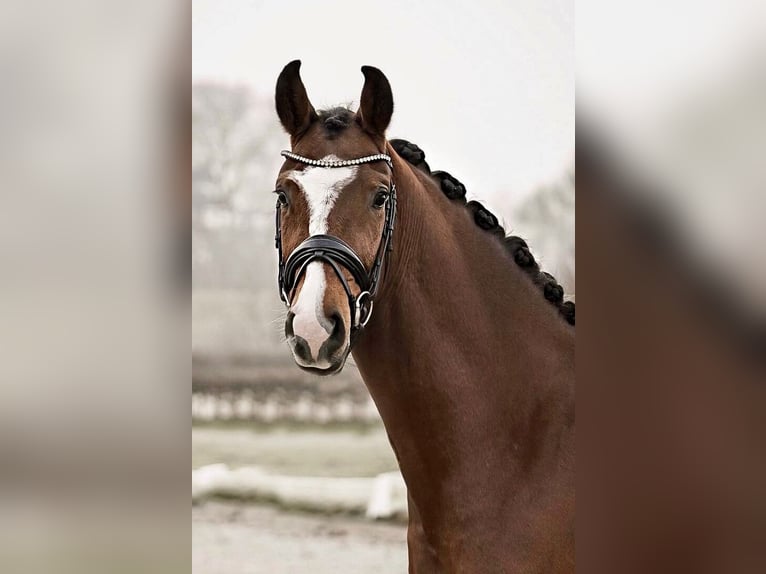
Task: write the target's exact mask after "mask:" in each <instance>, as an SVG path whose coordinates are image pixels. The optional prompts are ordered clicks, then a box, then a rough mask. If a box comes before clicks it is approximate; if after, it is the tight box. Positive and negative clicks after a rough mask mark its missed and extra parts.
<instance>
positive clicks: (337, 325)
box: [330, 313, 345, 339]
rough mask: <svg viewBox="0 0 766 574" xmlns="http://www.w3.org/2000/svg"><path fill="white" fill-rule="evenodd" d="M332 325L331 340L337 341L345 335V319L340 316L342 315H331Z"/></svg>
mask: <svg viewBox="0 0 766 574" xmlns="http://www.w3.org/2000/svg"><path fill="white" fill-rule="evenodd" d="M330 325H331V328H332V332H331V333H330V339H337V338H338V337H339V336H342V335H344V334H345V333H343V332H342V331H343V318H342V317H341V316H340V313H333V314H332V315H330Z"/></svg>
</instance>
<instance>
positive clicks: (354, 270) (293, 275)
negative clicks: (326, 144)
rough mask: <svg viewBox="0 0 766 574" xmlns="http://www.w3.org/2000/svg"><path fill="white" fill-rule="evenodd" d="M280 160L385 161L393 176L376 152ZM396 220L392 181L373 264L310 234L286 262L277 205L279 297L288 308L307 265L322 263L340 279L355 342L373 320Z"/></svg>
mask: <svg viewBox="0 0 766 574" xmlns="http://www.w3.org/2000/svg"><path fill="white" fill-rule="evenodd" d="M281 155H282V156H283V157H286V158H288V159H291V160H293V161H297V162H299V163H303V164H306V165H310V166H314V167H321V168H336V167H349V166H354V165H361V164H365V163H372V162H376V161H385V162H386V163H387V164H388V167H390V168H391V171H392V173H393V169H394V166H393V163H392V162H391V157H390V156H388V155H386V154H383V153H379V154H374V155H368V156H364V157H358V158H354V159H343V160H337V161H329V160H319V159H311V158H307V157H303V156H301V155H298V154H295V153H292V152H289V151H283V152H282V154H281ZM395 221H396V184H394V182H393V179H392V180H391V187H390V188H389V197H388V201H387V202H386V214H385V223H384V225H383V233H382V235H381V238H380V243H379V244H378V251H377V253H376V254H375V261H373V264H372V267H371V268H370V270H369V271H368V270H367V268H366V267H365V265H364V263H363V262H362V260H361V258H360V257H359V255H357V253H356V251H354V249H353V248H352V247H351V246H350V245H349V244H348V243H346V242H345V241H343V240H342V239H341V238H339V237H335V236H334V235H312V236H310V237H309V238H308V239H306V240H305V241H303V242H302V243H301V244H300V245H298V247H296V248H295V250H294V251H293V252H292V253H291V254H290V256H289V257H288V258H287V261H285V259H284V256H283V253H282V221H281V205H280V203H279V202H277V211H276V236H275V243H276V248H277V251H278V253H279V278H278V282H279V296H280V298H281V299H282V302H283V303H285V305H287V306H288V307H290V305H291V298H292V295H293V291H294V290H295V287H296V285H297V284H298V282H299V281H300V278H301V277H302V276H303V274H304V273H305V272H306V268H307V267H308V265H309V263H311V262H313V261H322V262H324V263H327V264H328V265H329V266H330V267H331V268H332V270H333V271H334V272H335V274H336V275H337V276H338V279H340V283H341V285H342V286H343V289H344V291H345V292H346V296H347V297H348V305H349V309H350V310H351V335H350V337H351V344H352V345H353V344H354V342H355V341H356V337H357V336H358V335H359V333H360V332H361V331H362V330H363V329H364V328H365V327H366V326H367V323H369V321H370V318H371V317H372V308H373V300H374V298H375V296H376V295H377V292H378V284H379V281H380V272H381V269H382V267H383V262H384V260H385V259H386V256H387V254H388V252H389V251H391V249H392V243H391V236H392V235H393V232H394V223H395ZM342 268H345V269H346V270H347V271H348V272H349V273H351V276H352V277H353V278H354V281H356V283H357V285H359V288H360V289H361V291H360V292H359V294H358V295H354V293H353V292H352V291H351V286H350V285H349V284H348V281H347V280H346V277H345V275H344V274H343V271H342Z"/></svg>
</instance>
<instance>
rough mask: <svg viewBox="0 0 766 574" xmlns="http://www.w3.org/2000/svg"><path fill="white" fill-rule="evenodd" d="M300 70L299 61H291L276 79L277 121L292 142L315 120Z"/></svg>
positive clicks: (315, 116) (315, 115)
mask: <svg viewBox="0 0 766 574" xmlns="http://www.w3.org/2000/svg"><path fill="white" fill-rule="evenodd" d="M300 69H301V61H300V60H293V61H292V62H290V63H289V64H287V65H286V66H285V67H284V69H283V70H282V73H281V74H279V78H278V79H277V90H276V94H275V96H274V99H275V101H276V104H277V115H278V116H279V121H280V122H282V125H283V126H284V128H285V130H287V133H289V134H290V136H291V137H292V138H293V140H295V139H297V138H299V137H300V136H301V135H303V134H304V133H305V132H306V130H307V129H308V128H309V126H310V125H311V123H312V122H313V121H314V120H315V119H316V118H317V113H316V111H315V110H314V106H312V105H311V102H310V101H309V97H308V95H307V94H306V88H305V86H304V85H303V81H302V80H301V75H300Z"/></svg>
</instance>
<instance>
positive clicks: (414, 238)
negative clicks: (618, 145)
mask: <svg viewBox="0 0 766 574" xmlns="http://www.w3.org/2000/svg"><path fill="white" fill-rule="evenodd" d="M389 153H391V155H392V156H394V173H395V177H396V183H397V189H398V196H399V197H398V202H399V209H398V214H397V217H398V219H397V223H396V229H395V231H394V250H393V252H392V253H391V254H390V255H391V256H390V258H389V260H388V263H387V267H386V268H385V269H384V278H383V283H382V284H381V290H380V292H379V294H378V297H377V298H376V301H375V310H374V316H373V318H372V320H371V322H370V324H369V325H368V327H367V329H366V330H365V332H364V334H363V336H362V337H361V338H360V340H359V342H358V345H357V346H356V348H355V350H354V358H355V361H356V364H357V366H358V368H359V371H360V373H361V374H362V377H363V379H364V380H365V384H366V385H367V387H368V388H369V390H370V393H371V395H372V397H373V399H374V400H375V402H376V404H377V406H378V409H379V411H380V413H381V416H382V418H383V421H384V423H385V425H386V430H387V431H388V434H389V437H390V439H391V442H392V446H393V447H394V450H395V451H396V454H397V457H398V459H399V464H400V466H401V469H402V473H403V475H404V478H405V480H406V481H407V484H408V488H409V489H410V492H411V494H412V495H413V498H414V500H416V502H417V504H418V508H419V509H420V511H421V514H425V515H428V512H429V509H428V506H429V505H432V506H433V507H434V508H438V507H440V505H442V504H443V503H444V497H445V496H447V497H449V492H450V491H464V490H465V487H466V486H467V485H468V484H469V483H470V484H472V485H473V488H472V489H470V490H471V492H474V493H479V494H477V496H479V495H480V493H481V492H485V493H491V492H492V491H493V489H492V483H495V484H505V485H506V486H507V485H508V484H509V482H507V481H509V480H511V481H512V480H518V479H519V478H520V476H521V475H522V474H524V473H525V472H531V471H532V469H533V468H539V463H541V461H543V459H545V457H546V456H548V455H550V452H551V450H555V449H556V448H558V447H557V446H556V444H559V446H560V444H561V434H562V433H564V432H566V429H567V428H569V426H571V423H572V421H571V420H570V419H571V418H572V417H573V407H574V401H573V379H572V377H571V376H570V375H571V373H573V367H574V336H573V333H572V331H571V328H570V327H569V326H567V325H566V324H565V322H564V321H563V319H562V318H561V317H559V316H558V313H557V312H556V310H555V308H554V307H553V306H552V305H550V303H548V302H547V301H545V299H544V298H543V295H542V293H541V292H540V290H539V288H537V287H535V286H534V285H533V283H532V282H531V280H530V279H529V278H528V277H527V276H526V275H525V274H524V272H523V271H522V270H521V269H519V268H518V267H517V266H516V265H515V263H514V262H513V260H512V258H511V257H510V256H509V255H508V254H507V253H506V251H505V249H504V247H503V245H502V243H501V242H500V241H499V240H498V239H497V238H495V237H493V236H492V235H491V234H490V233H488V232H485V231H483V230H481V229H479V228H478V227H477V226H476V225H475V224H474V222H473V217H472V215H471V213H470V212H469V210H467V209H466V208H465V207H464V206H462V205H460V204H459V203H458V202H454V201H450V200H448V199H447V198H446V197H444V196H443V195H442V194H441V192H440V190H439V189H438V188H437V186H436V184H435V183H434V182H433V181H432V180H431V179H430V177H428V176H426V175H425V174H423V173H421V172H419V171H418V170H415V169H414V168H412V167H411V166H410V165H409V164H407V163H405V162H404V161H403V160H402V159H401V158H399V157H398V156H396V154H394V153H393V152H392V151H391V152H389ZM548 458H550V456H548ZM543 462H544V461H543ZM558 462H559V461H556V463H558ZM477 468H480V469H481V470H482V472H480V473H477V472H476V470H477ZM482 481H483V482H485V484H477V482H478V483H480V482H482ZM510 484H513V483H512V482H511V483H510ZM481 487H485V488H484V490H482V488H481ZM481 502H482V501H479V500H474V501H473V504H474V506H473V508H474V510H476V509H477V508H480V507H481V506H482V504H481ZM484 502H486V503H487V505H488V506H489V505H490V504H491V503H494V504H495V505H497V500H494V501H489V500H488V501H484ZM488 510H489V509H488ZM424 519H427V516H426V517H424Z"/></svg>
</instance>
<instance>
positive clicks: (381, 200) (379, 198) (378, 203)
mask: <svg viewBox="0 0 766 574" xmlns="http://www.w3.org/2000/svg"><path fill="white" fill-rule="evenodd" d="M386 201H388V191H379V192H378V194H377V195H376V196H375V200H374V201H373V202H372V206H373V207H376V208H378V209H380V208H381V207H383V206H384V205H386Z"/></svg>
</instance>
